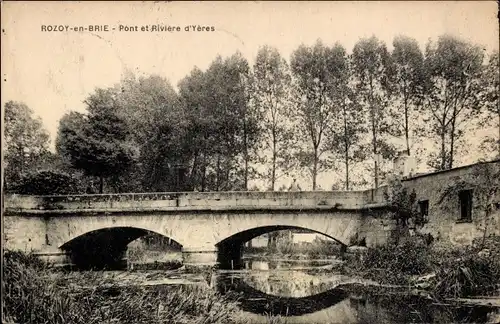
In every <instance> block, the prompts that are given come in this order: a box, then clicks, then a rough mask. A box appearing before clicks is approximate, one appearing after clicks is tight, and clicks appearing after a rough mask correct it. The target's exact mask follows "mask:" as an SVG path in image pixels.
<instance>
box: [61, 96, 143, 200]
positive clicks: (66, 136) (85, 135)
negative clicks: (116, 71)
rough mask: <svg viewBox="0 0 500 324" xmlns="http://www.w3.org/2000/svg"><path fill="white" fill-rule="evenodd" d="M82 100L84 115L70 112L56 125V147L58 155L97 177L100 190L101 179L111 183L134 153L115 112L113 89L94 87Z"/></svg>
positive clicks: (102, 183)
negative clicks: (57, 129) (57, 128)
mask: <svg viewBox="0 0 500 324" xmlns="http://www.w3.org/2000/svg"><path fill="white" fill-rule="evenodd" d="M85 103H86V105H87V111H88V114H87V115H81V114H78V113H72V115H71V117H69V116H68V117H66V118H65V119H64V121H65V122H64V123H62V124H60V129H59V136H60V137H59V138H58V144H57V147H58V150H60V153H61V154H67V155H68V157H69V160H70V161H71V164H72V166H73V167H74V168H76V169H81V170H83V171H84V172H85V173H86V174H87V175H90V176H96V177H98V178H99V192H100V193H102V192H103V188H104V179H106V178H107V179H110V180H112V181H111V185H113V182H114V180H116V177H117V176H119V175H120V174H122V173H125V172H127V171H128V170H129V168H130V166H132V164H133V161H134V157H135V155H136V154H137V153H136V150H135V145H134V144H133V142H131V140H130V132H129V131H128V127H127V125H126V123H125V121H124V120H123V118H121V117H120V115H119V114H118V110H119V107H118V106H117V100H116V93H115V92H114V91H112V90H110V89H96V91H95V93H93V94H91V95H90V96H89V97H88V98H87V99H86V100H85ZM114 189H115V191H117V190H119V188H116V187H115V188H114Z"/></svg>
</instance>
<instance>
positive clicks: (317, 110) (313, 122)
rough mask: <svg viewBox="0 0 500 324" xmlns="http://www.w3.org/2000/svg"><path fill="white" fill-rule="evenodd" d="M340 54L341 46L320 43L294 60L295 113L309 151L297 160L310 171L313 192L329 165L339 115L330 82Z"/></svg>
mask: <svg viewBox="0 0 500 324" xmlns="http://www.w3.org/2000/svg"><path fill="white" fill-rule="evenodd" d="M339 50H340V49H339V47H338V46H337V47H335V48H333V49H330V48H329V47H327V46H325V45H323V44H322V43H321V41H319V40H318V41H317V42H316V44H315V45H314V46H312V47H306V46H304V45H301V46H300V47H299V48H298V49H296V50H295V51H294V52H293V53H292V57H291V60H290V65H291V70H292V73H293V75H294V77H295V82H296V86H295V90H296V91H297V97H298V100H297V102H296V105H297V109H296V110H295V113H296V116H295V118H296V119H297V124H298V128H299V129H298V133H299V136H300V137H301V138H302V139H303V141H304V142H306V143H307V144H306V145H307V147H308V149H305V150H304V151H302V152H300V153H299V154H298V156H297V157H298V158H299V159H300V162H301V164H302V165H303V166H305V167H307V168H308V169H309V171H310V175H311V178H312V188H313V190H315V189H316V180H317V177H318V173H319V172H320V171H321V170H322V169H323V168H324V167H326V166H327V165H328V160H327V159H326V157H325V156H324V153H325V152H327V151H328V146H327V145H326V138H325V137H326V132H327V130H328V127H329V125H330V123H331V121H332V118H333V114H334V111H335V106H334V105H333V104H332V102H331V100H330V97H329V94H330V93H329V81H330V77H331V74H332V73H333V72H332V70H334V69H336V68H337V67H336V66H335V65H333V64H330V62H331V57H332V55H335V52H336V51H339ZM332 53H333V54H332Z"/></svg>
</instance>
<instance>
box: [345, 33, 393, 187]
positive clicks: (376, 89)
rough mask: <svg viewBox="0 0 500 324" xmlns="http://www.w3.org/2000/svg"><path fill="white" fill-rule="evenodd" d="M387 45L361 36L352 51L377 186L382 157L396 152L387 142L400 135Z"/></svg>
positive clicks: (357, 89)
mask: <svg viewBox="0 0 500 324" xmlns="http://www.w3.org/2000/svg"><path fill="white" fill-rule="evenodd" d="M390 62H391V61H390V54H389V52H388V51H387V47H386V45H385V44H384V43H383V42H381V41H380V40H379V39H377V38H376V37H375V36H372V37H370V38H363V39H360V40H359V41H358V42H357V43H356V45H354V49H353V53H352V66H353V69H352V71H353V75H354V77H355V84H356V85H355V87H356V91H357V93H358V98H359V102H360V104H361V105H362V106H363V108H364V109H365V111H367V113H368V124H369V128H370V132H371V146H372V153H373V156H374V180H375V181H374V182H375V188H377V187H378V181H379V171H380V165H379V164H380V163H381V162H382V161H381V160H379V159H378V157H379V156H381V157H383V158H387V157H390V156H391V155H392V154H393V153H394V147H393V146H392V145H391V144H390V142H389V141H388V138H389V136H390V135H393V136H394V135H397V131H396V130H395V129H394V118H393V117H394V114H393V112H392V111H391V109H390V105H389V102H390V94H391V92H390V89H391V76H392V73H391V69H390V68H391V64H390Z"/></svg>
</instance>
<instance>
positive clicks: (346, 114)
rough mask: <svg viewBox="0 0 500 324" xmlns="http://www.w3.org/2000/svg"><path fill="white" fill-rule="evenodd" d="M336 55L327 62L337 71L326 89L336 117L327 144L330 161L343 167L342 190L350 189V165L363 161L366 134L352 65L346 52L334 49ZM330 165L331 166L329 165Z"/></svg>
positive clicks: (353, 181) (330, 127) (364, 157)
mask: <svg viewBox="0 0 500 324" xmlns="http://www.w3.org/2000/svg"><path fill="white" fill-rule="evenodd" d="M337 49H338V53H337V55H335V56H333V57H332V59H331V64H334V65H335V66H336V67H337V68H336V69H335V70H334V73H332V75H331V76H330V77H329V80H328V83H329V90H330V94H329V96H330V97H331V100H332V104H333V105H334V106H335V107H336V114H335V115H334V117H333V120H332V123H331V124H330V125H329V134H328V135H329V138H328V140H327V145H328V147H329V148H330V149H331V151H332V153H333V154H334V156H333V157H332V159H337V158H338V159H339V160H342V161H343V164H344V168H345V181H344V185H345V190H350V189H351V184H353V183H356V182H357V181H356V180H352V179H351V178H354V177H352V173H353V172H352V170H351V169H354V168H353V167H354V164H356V163H358V162H361V161H363V160H364V159H366V145H364V143H363V135H365V133H366V126H365V125H364V124H365V123H364V118H363V109H362V107H361V106H360V104H359V102H358V98H357V93H356V92H355V91H354V89H353V87H352V79H353V78H352V66H351V64H350V60H349V57H348V55H347V53H346V51H345V50H344V49H343V48H342V47H340V46H337ZM332 164H333V163H332Z"/></svg>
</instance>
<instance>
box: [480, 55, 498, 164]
mask: <svg viewBox="0 0 500 324" xmlns="http://www.w3.org/2000/svg"><path fill="white" fill-rule="evenodd" d="M499 60H500V58H499V56H498V51H496V52H494V53H492V54H491V55H490V57H489V60H488V64H487V65H486V67H485V68H484V70H483V73H482V82H481V87H482V88H483V89H484V91H483V92H482V93H481V94H482V98H481V102H483V103H484V105H485V106H486V113H485V114H484V116H483V117H482V118H481V120H480V122H479V126H480V127H481V128H483V127H488V126H491V125H492V124H493V125H494V129H496V134H495V135H493V134H491V135H487V136H486V138H485V139H484V141H483V143H482V144H483V145H482V148H483V149H484V151H486V152H488V153H490V152H492V153H494V154H492V155H493V157H496V158H500V101H499V100H500V99H499V94H500V61H499Z"/></svg>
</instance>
